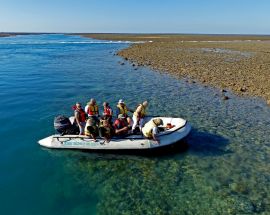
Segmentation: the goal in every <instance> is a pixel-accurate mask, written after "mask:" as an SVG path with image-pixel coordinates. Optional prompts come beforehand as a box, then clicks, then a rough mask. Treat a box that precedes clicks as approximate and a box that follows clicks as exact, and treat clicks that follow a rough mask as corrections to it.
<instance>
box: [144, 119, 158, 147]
mask: <svg viewBox="0 0 270 215" xmlns="http://www.w3.org/2000/svg"><path fill="white" fill-rule="evenodd" d="M159 125H163V121H162V119H160V118H156V119H151V120H150V121H149V122H147V123H146V124H145V125H144V127H143V128H142V133H143V135H144V136H145V137H146V138H148V139H153V140H154V141H155V143H156V144H159V143H160V141H159V139H158V138H157V134H158V126H159Z"/></svg>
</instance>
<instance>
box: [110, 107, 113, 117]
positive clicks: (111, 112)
mask: <svg viewBox="0 0 270 215" xmlns="http://www.w3.org/2000/svg"><path fill="white" fill-rule="evenodd" d="M112 115H113V111H112V109H111V108H110V116H112Z"/></svg>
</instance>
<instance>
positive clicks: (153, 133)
mask: <svg viewBox="0 0 270 215" xmlns="http://www.w3.org/2000/svg"><path fill="white" fill-rule="evenodd" d="M157 134H158V127H154V128H153V130H152V137H153V140H154V141H155V142H156V143H157V144H159V143H160V141H159V138H158V137H157Z"/></svg>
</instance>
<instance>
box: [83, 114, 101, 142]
mask: <svg viewBox="0 0 270 215" xmlns="http://www.w3.org/2000/svg"><path fill="white" fill-rule="evenodd" d="M84 134H85V135H86V136H89V137H91V138H93V139H94V142H96V137H97V136H98V126H97V123H96V121H95V120H94V119H93V118H92V117H90V118H89V119H88V120H87V121H86V125H85V129H84Z"/></svg>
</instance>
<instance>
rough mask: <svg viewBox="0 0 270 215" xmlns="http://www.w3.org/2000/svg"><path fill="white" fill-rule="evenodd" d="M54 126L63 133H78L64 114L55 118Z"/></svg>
mask: <svg viewBox="0 0 270 215" xmlns="http://www.w3.org/2000/svg"><path fill="white" fill-rule="evenodd" d="M54 128H55V130H56V131H57V132H58V133H60V134H61V135H65V134H76V133H77V132H76V129H75V128H74V126H73V125H72V124H71V122H70V120H69V118H67V117H65V116H63V115H60V116H57V117H55V118H54Z"/></svg>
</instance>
